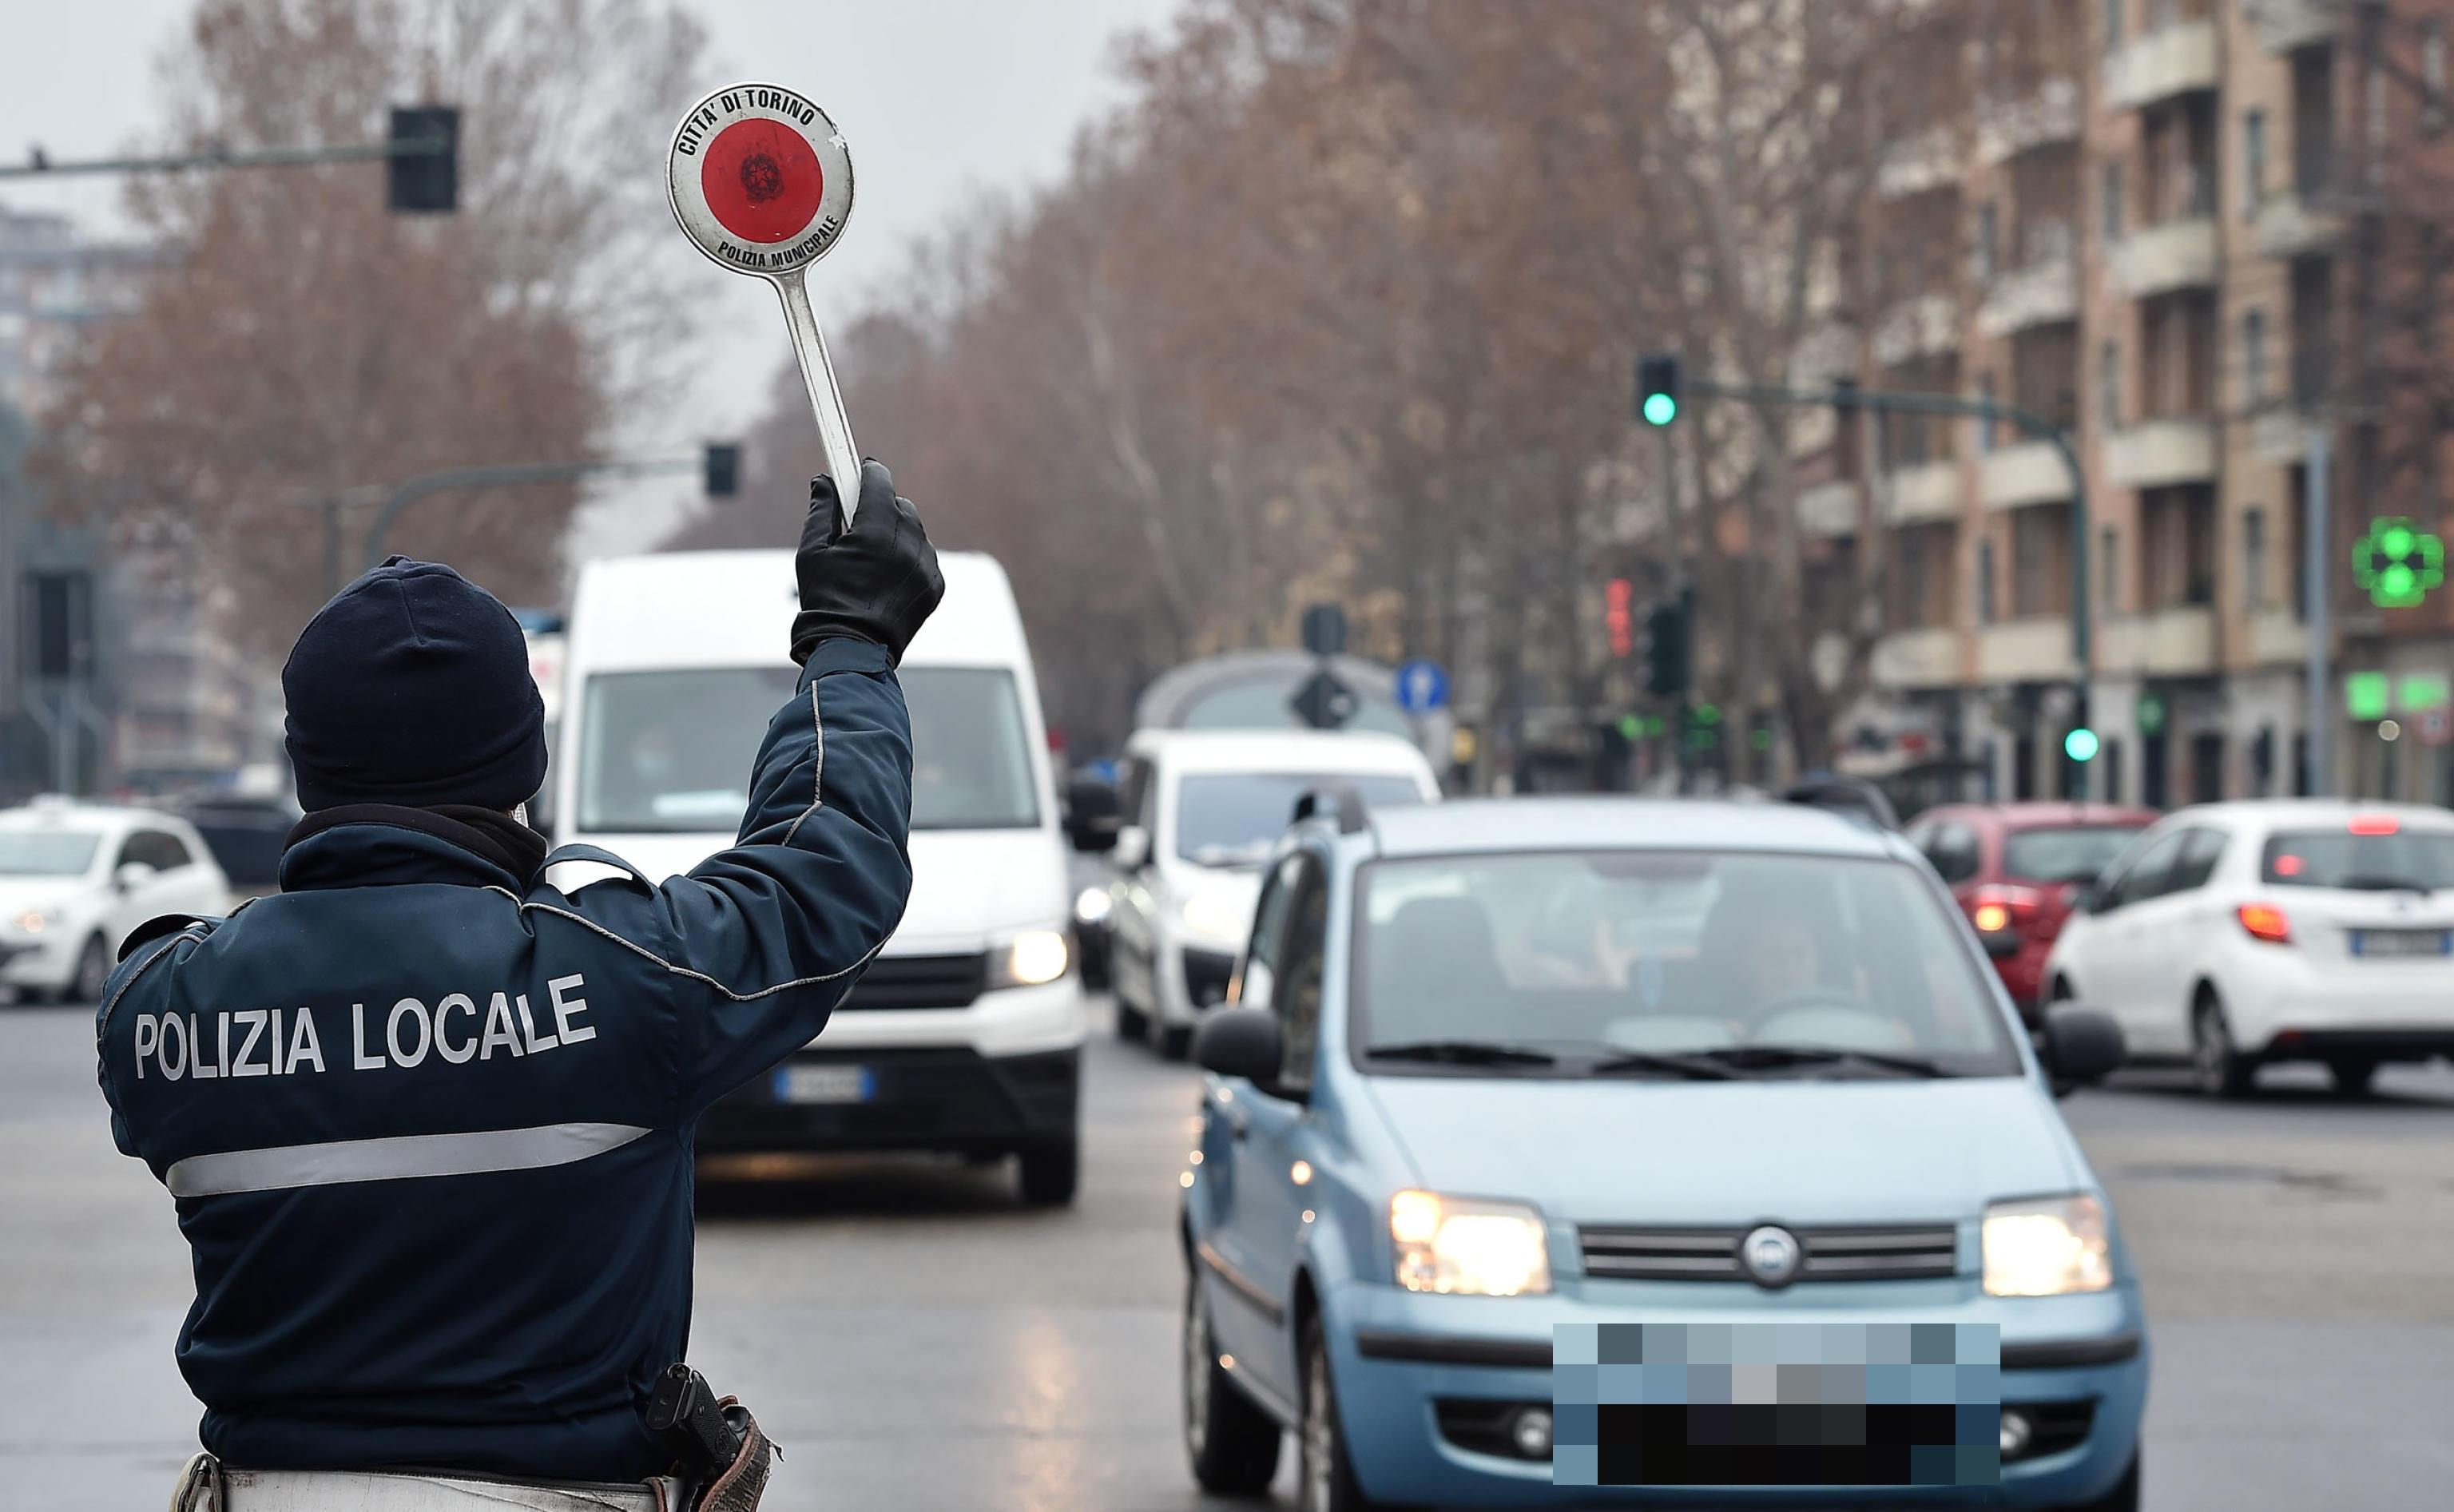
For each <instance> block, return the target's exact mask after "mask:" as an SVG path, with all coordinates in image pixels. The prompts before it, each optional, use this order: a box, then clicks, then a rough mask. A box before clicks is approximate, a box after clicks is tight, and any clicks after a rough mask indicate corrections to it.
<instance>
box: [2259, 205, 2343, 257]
mask: <svg viewBox="0 0 2454 1512" xmlns="http://www.w3.org/2000/svg"><path fill="white" fill-rule="evenodd" d="M2256 235H2257V238H2258V251H2259V253H2260V255H2262V256H2266V257H2305V256H2308V255H2309V254H2310V253H2312V252H2323V251H2325V250H2326V249H2327V248H2329V247H2331V246H2333V245H2334V244H2335V242H2336V240H2337V239H2338V238H2340V237H2341V236H2342V235H2343V212H2342V211H2341V210H2339V209H2337V208H2335V206H2334V205H2333V204H2332V203H2331V202H2330V197H2329V196H2323V195H2322V196H2320V197H2318V198H2317V199H2314V200H2312V199H2303V197H2302V196H2301V195H2300V194H2299V193H2297V192H2294V191H2292V190H2290V189H2281V190H2276V191H2274V192H2271V193H2269V194H2268V195H2267V196H2266V197H2265V198H2264V199H2263V200H2261V201H2260V202H2259V206H2258V221H2257V226H2256Z"/></svg>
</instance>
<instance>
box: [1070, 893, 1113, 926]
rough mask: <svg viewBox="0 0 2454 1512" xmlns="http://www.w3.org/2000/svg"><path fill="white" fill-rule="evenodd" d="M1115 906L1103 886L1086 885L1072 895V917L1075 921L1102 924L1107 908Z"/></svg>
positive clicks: (1106, 915)
mask: <svg viewBox="0 0 2454 1512" xmlns="http://www.w3.org/2000/svg"><path fill="white" fill-rule="evenodd" d="M1114 907H1116V900H1115V899H1113V898H1111V897H1109V896H1108V890H1107V889H1106V888H1104V887H1086V888H1084V889H1082V891H1080V892H1079V893H1076V894H1075V895H1074V917H1075V920H1076V922H1077V923H1083V924H1104V923H1106V922H1107V921H1108V910H1110V909H1111V908H1114Z"/></svg>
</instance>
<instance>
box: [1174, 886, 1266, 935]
mask: <svg viewBox="0 0 2454 1512" xmlns="http://www.w3.org/2000/svg"><path fill="white" fill-rule="evenodd" d="M1176 913H1177V917H1178V918H1181V919H1183V920H1184V927H1185V929H1186V930H1187V931H1189V932H1190V933H1192V934H1194V935H1197V936H1199V937H1201V938H1203V939H1210V940H1217V941H1220V942H1222V943H1231V944H1237V945H1240V944H1242V943H1243V942H1244V932H1245V931H1246V930H1248V929H1251V928H1252V927H1253V915H1252V911H1251V910H1250V909H1244V908H1238V907H1237V906H1236V905H1235V904H1233V903H1230V902H1229V901H1227V899H1225V898H1223V897H1217V895H1215V894H1211V893H1196V894H1194V895H1193V896H1192V897H1188V898H1186V899H1185V900H1184V901H1183V902H1181V903H1179V904H1177V910H1176Z"/></svg>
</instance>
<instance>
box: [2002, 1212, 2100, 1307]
mask: <svg viewBox="0 0 2454 1512" xmlns="http://www.w3.org/2000/svg"><path fill="white" fill-rule="evenodd" d="M1984 1248H1985V1293H1986V1295H1987V1296H1989V1297H2060V1296H2062V1295H2063V1294H2065V1293H2068V1292H2101V1291H2102V1290H2104V1289H2105V1288H2106V1287H2108V1286H2110V1285H2112V1284H2113V1241H2112V1238H2111V1236H2110V1235H2109V1234H2108V1233H2107V1232H2106V1229H2105V1223H2104V1204H2103V1203H2102V1202H2100V1201H2098V1200H2096V1199H2095V1198H2092V1197H2086V1196H2078V1197H2048V1198H2034V1199H2029V1200H2023V1201H2018V1202H1996V1203H1994V1204H1993V1205H1992V1206H1990V1207H1988V1208H1986V1210H1985V1233H1984Z"/></svg>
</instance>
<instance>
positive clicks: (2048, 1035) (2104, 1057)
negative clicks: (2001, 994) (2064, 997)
mask: <svg viewBox="0 0 2454 1512" xmlns="http://www.w3.org/2000/svg"><path fill="white" fill-rule="evenodd" d="M2038 1048H2039V1050H2040V1051H2041V1052H2042V1055H2043V1058H2044V1062H2045V1075H2046V1076H2047V1077H2048V1078H2050V1079H2052V1081H2053V1084H2054V1096H2056V1097H2062V1096H2063V1095H2065V1094H2067V1093H2070V1092H2072V1091H2074V1090H2076V1089H2078V1088H2080V1087H2083V1086H2086V1085H2088V1084H2090V1083H2092V1082H2097V1081H2102V1080H2103V1079H2105V1078H2106V1077H2109V1076H2111V1075H2112V1074H2113V1073H2114V1071H2115V1070H2117V1069H2118V1068H2120V1066H2121V1064H2122V1059H2123V1058H2124V1057H2125V1056H2126V1055H2127V1054H2128V1051H2127V1048H2126V1047H2125V1046H2124V1045H2123V1044H2122V1026H2121V1025H2120V1024H2118V1023H2115V1022H2114V1021H2113V1016H2112V1015H2111V1014H2108V1013H2106V1012H2105V1011H2104V1010H2103V1009H2102V1008H2087V1007H2082V1006H2081V1005H2079V1004H2077V1003H2061V1004H2057V1005H2056V1006H2055V1007H2053V1008H2051V1009H2049V1010H2047V1012H2046V1014H2045V1032H2044V1037H2043V1038H2042V1041H2041V1043H2040V1044H2039V1046H2038Z"/></svg>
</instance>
